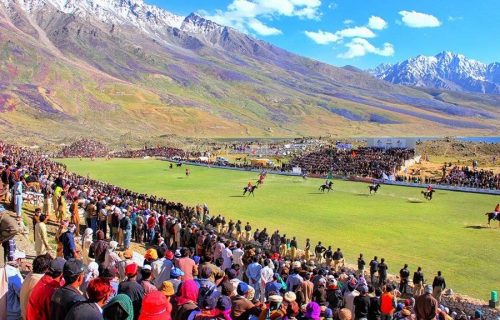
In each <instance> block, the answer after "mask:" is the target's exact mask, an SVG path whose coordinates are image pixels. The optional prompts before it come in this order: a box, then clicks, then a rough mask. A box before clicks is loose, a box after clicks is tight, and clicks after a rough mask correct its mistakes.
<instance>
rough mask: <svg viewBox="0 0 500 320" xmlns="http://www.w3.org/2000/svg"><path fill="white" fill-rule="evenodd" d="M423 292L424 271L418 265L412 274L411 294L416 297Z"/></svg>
mask: <svg viewBox="0 0 500 320" xmlns="http://www.w3.org/2000/svg"><path fill="white" fill-rule="evenodd" d="M423 292H424V273H423V272H422V268H421V267H418V269H417V271H415V273H414V274H413V296H414V297H418V296H420V295H422V293H423Z"/></svg>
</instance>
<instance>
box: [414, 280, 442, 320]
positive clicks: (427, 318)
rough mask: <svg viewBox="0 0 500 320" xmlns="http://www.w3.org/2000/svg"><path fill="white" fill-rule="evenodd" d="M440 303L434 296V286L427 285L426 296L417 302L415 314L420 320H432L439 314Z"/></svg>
mask: <svg viewBox="0 0 500 320" xmlns="http://www.w3.org/2000/svg"><path fill="white" fill-rule="evenodd" d="M438 305H439V303H438V301H437V300H436V298H434V297H433V296H432V286H431V285H427V286H425V289H424V294H423V295H421V296H419V297H417V299H416V300H415V314H416V316H417V319H418V320H432V319H434V318H435V317H436V314H437V312H438Z"/></svg>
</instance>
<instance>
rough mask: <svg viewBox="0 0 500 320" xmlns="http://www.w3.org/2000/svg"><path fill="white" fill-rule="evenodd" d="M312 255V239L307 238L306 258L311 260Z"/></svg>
mask: <svg viewBox="0 0 500 320" xmlns="http://www.w3.org/2000/svg"><path fill="white" fill-rule="evenodd" d="M310 257H311V240H310V239H309V238H307V239H306V245H305V247H304V258H305V260H306V261H309V258H310Z"/></svg>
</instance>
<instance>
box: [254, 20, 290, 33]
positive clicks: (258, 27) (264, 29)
mask: <svg viewBox="0 0 500 320" xmlns="http://www.w3.org/2000/svg"><path fill="white" fill-rule="evenodd" d="M248 26H249V27H250V28H251V29H252V30H254V31H255V32H257V33H258V34H260V35H263V36H275V35H279V34H282V32H281V30H279V29H276V28H273V27H269V26H266V25H265V24H263V23H262V22H260V21H259V20H257V19H252V20H251V21H249V22H248Z"/></svg>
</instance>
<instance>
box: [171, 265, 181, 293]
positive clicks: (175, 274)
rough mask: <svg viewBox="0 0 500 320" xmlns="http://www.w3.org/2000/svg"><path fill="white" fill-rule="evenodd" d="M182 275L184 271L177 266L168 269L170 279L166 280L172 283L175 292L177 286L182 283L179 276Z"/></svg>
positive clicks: (177, 289)
mask: <svg viewBox="0 0 500 320" xmlns="http://www.w3.org/2000/svg"><path fill="white" fill-rule="evenodd" d="M183 275H184V272H182V270H181V269H179V268H177V267H175V268H173V269H172V271H170V280H168V281H170V282H172V285H173V287H174V291H175V293H176V294H177V292H178V291H179V286H180V285H181V283H182V281H181V277H182V276H183Z"/></svg>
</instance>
